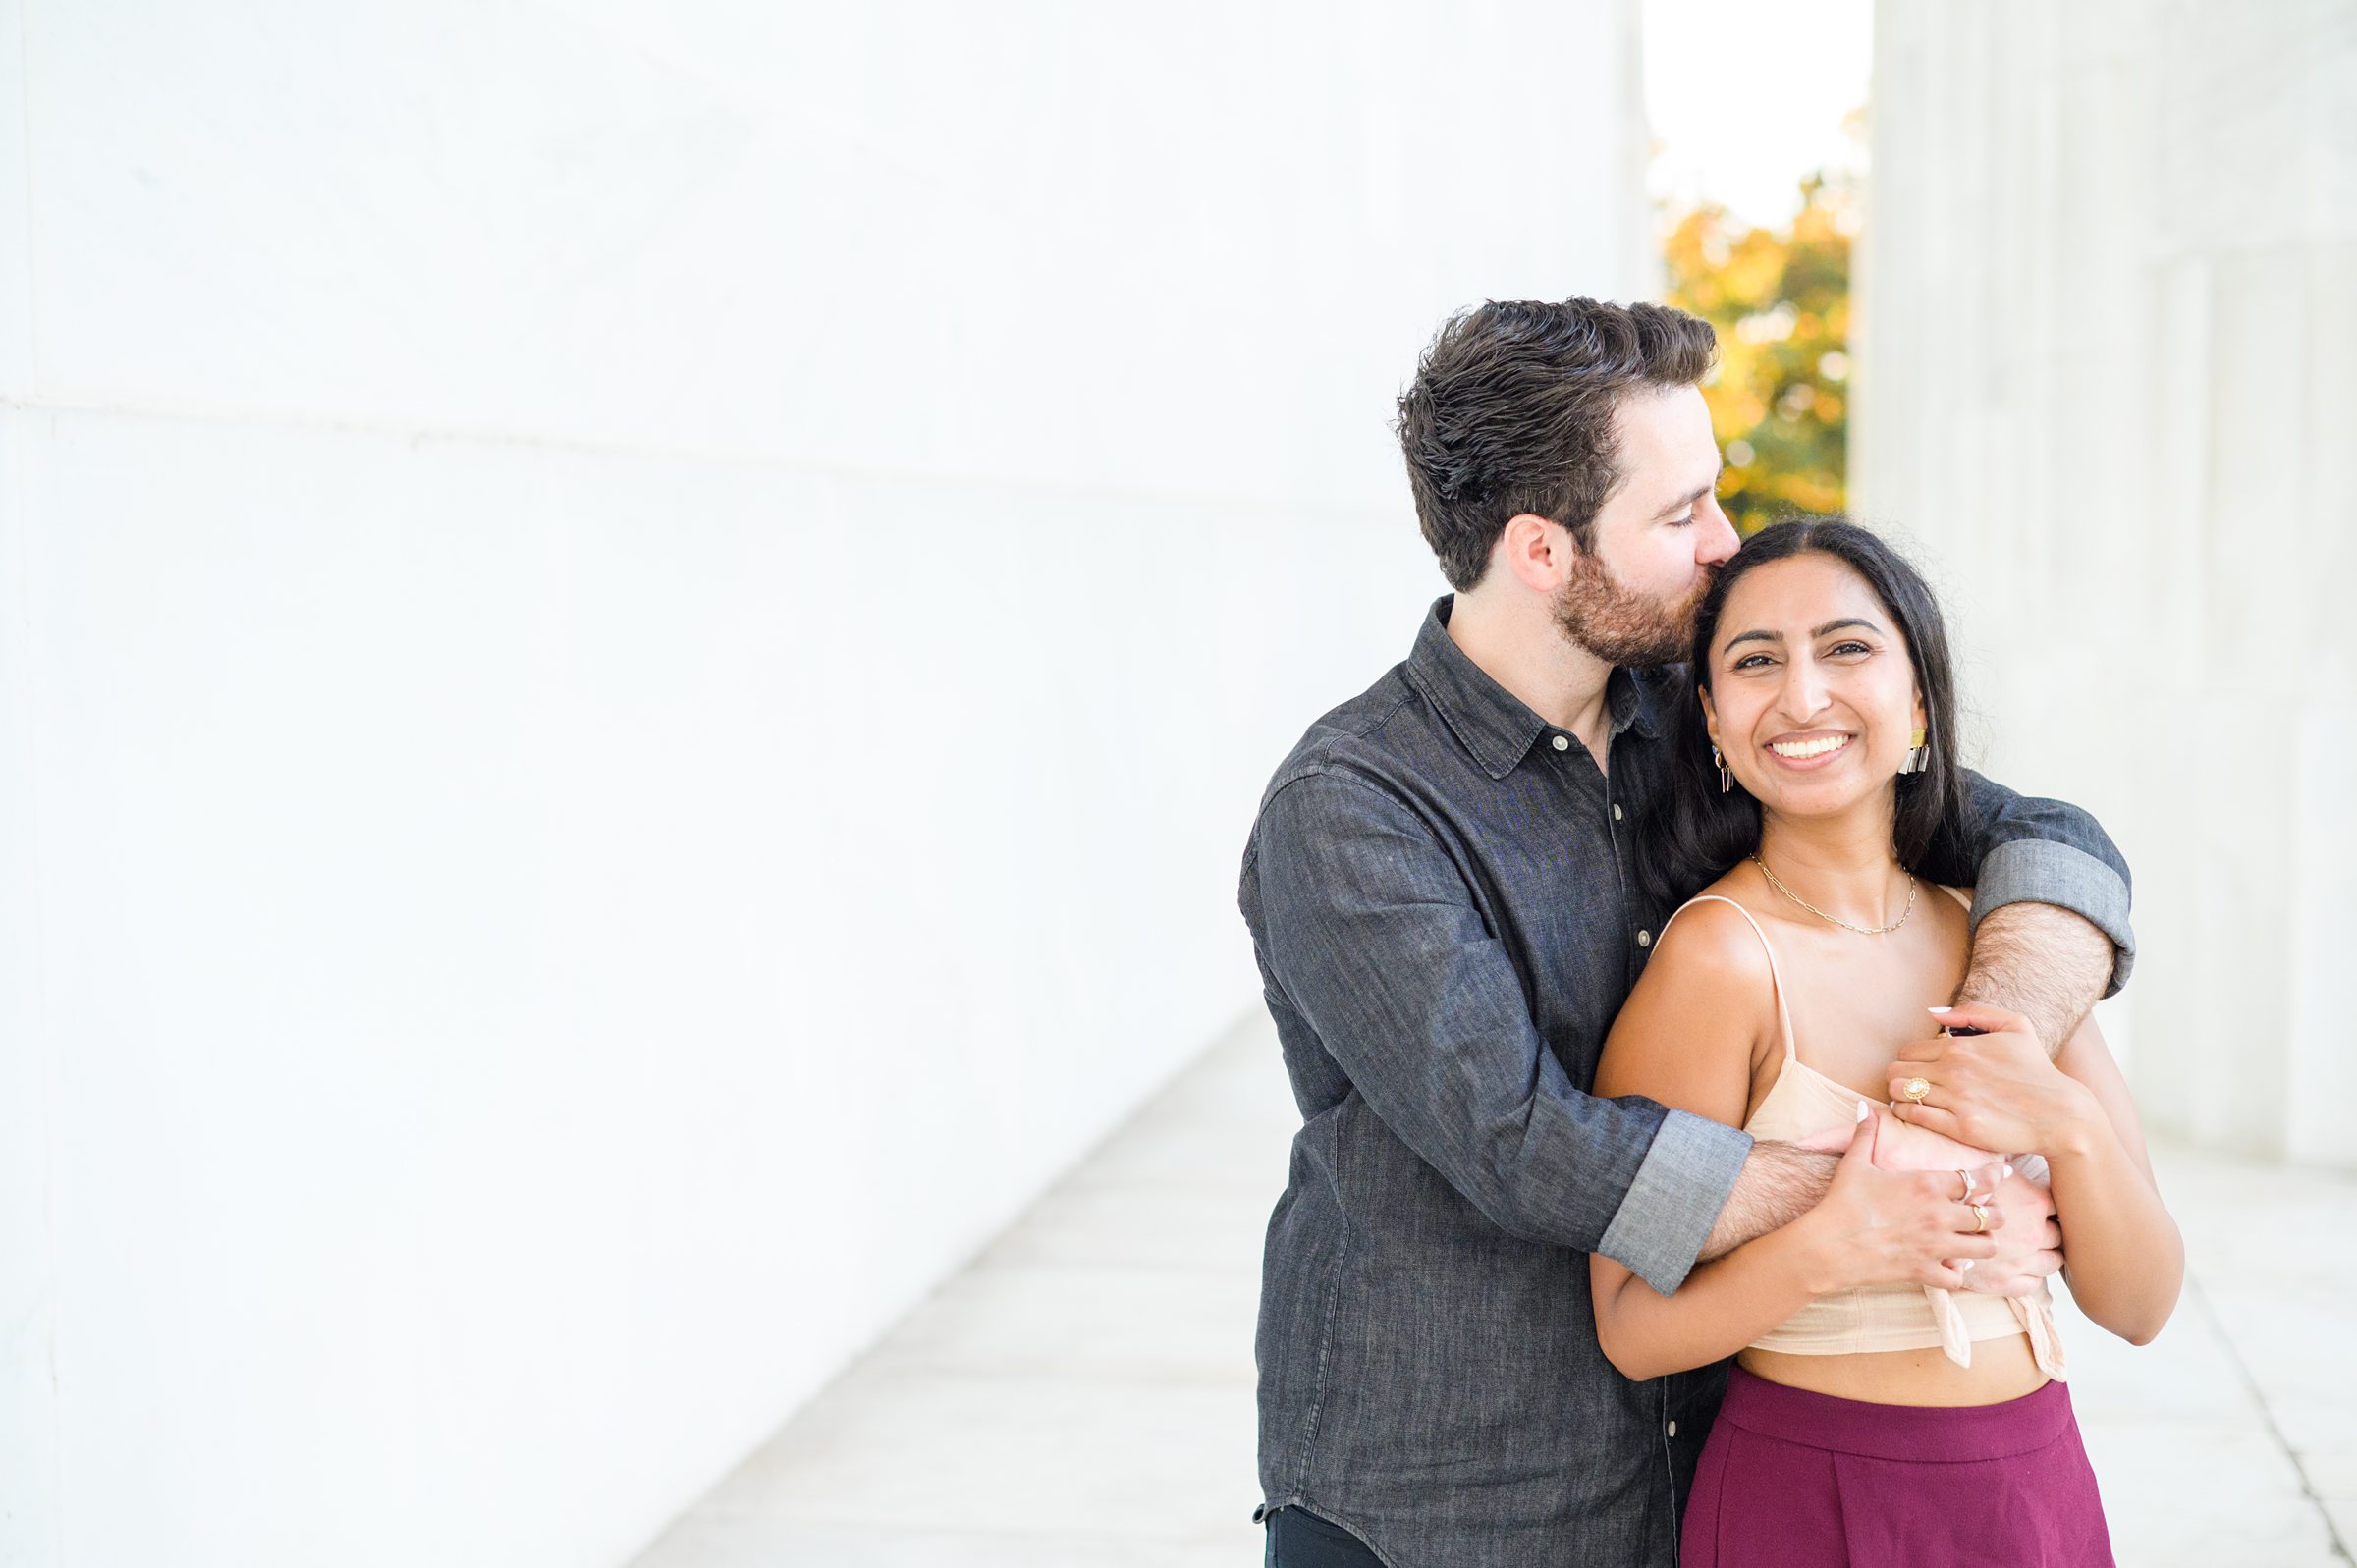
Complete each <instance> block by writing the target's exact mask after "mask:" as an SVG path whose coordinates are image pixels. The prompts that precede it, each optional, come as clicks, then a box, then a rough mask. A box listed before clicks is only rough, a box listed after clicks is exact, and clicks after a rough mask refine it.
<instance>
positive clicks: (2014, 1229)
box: [1799, 1117, 2062, 1296]
mask: <svg viewBox="0 0 2357 1568" xmlns="http://www.w3.org/2000/svg"><path fill="white" fill-rule="evenodd" d="M1868 1129H1873V1132H1872V1136H1873V1138H1874V1163H1875V1166H1876V1168H1878V1169H1881V1170H1945V1171H1947V1172H1950V1175H1949V1177H1948V1179H1949V1181H1950V1182H1951V1183H1952V1184H1953V1192H1954V1196H1955V1198H1956V1201H1957V1202H1959V1203H1963V1204H1965V1205H1967V1206H1968V1207H1969V1206H1970V1205H1971V1204H1974V1203H1978V1204H1980V1205H1982V1206H1983V1207H1985V1208H1986V1209H1988V1210H1989V1211H1990V1213H1991V1215H1992V1216H1993V1218H1992V1219H1991V1221H1990V1223H1991V1233H1992V1234H1993V1235H1995V1236H1996V1238H1997V1250H1996V1252H1994V1253H1993V1254H1991V1255H1990V1256H1989V1257H1988V1258H1987V1259H1985V1260H1982V1261H1980V1262H1977V1263H1971V1264H1967V1265H1965V1266H1964V1267H1962V1268H1960V1269H1959V1270H1958V1272H1959V1273H1961V1274H1962V1275H1963V1278H1964V1288H1965V1289H1967V1290H1971V1291H1975V1292H1978V1293H1979V1294H1981V1295H1984V1296H2026V1295H2029V1294H2030V1293H2031V1292H2033V1291H2035V1290H2036V1289H2037V1288H2038V1282H2039V1281H2040V1280H2041V1279H2044V1278H2046V1277H2047V1276H2048V1275H2050V1274H2052V1273H2054V1272H2056V1271H2057V1270H2059V1269H2060V1268H2061V1267H2062V1232H2061V1230H2060V1228H2059V1227H2057V1226H2056V1223H2055V1198H2054V1194H2053V1192H2052V1191H2050V1190H2049V1188H2048V1184H2047V1172H2046V1162H2045V1161H2043V1160H2041V1159H2039V1158H2038V1157H2037V1156H2036V1155H2024V1156H2023V1157H2022V1158H2021V1159H2020V1160H2019V1161H2017V1162H2011V1163H2007V1164H2003V1165H1999V1164H1997V1163H1996V1161H1997V1159H1998V1157H1997V1156H1996V1155H1994V1154H1991V1153H1990V1152H1989V1151H1988V1150H1986V1149H1976V1148H1974V1147H1973V1146H1972V1145H1970V1144H1961V1143H1958V1142H1956V1140H1955V1139H1953V1138H1949V1137H1945V1136H1943V1135H1942V1134H1940V1133H1936V1132H1933V1131H1931V1130H1930V1129H1929V1128H1925V1127H1909V1126H1906V1125H1903V1124H1902V1123H1899V1122H1894V1121H1891V1120H1890V1119H1889V1118H1888V1117H1885V1118H1882V1119H1881V1120H1880V1121H1879V1122H1858V1123H1855V1124H1853V1125H1851V1126H1848V1127H1841V1128H1837V1129H1836V1130H1834V1131H1831V1132H1821V1133H1818V1134H1816V1135H1815V1136H1814V1137H1811V1138H1808V1139H1805V1140H1803V1141H1802V1142H1801V1144H1800V1145H1799V1147H1801V1148H1804V1149H1817V1150H1821V1151H1823V1152H1824V1153H1827V1154H1840V1153H1842V1152H1843V1151H1844V1150H1846V1149H1847V1148H1848V1147H1849V1145H1850V1141H1851V1139H1852V1137H1853V1136H1857V1135H1861V1134H1864V1133H1866V1132H1867V1131H1868ZM2016 1166H2018V1167H2019V1168H2018V1169H2017V1168H2016ZM1967 1172H1971V1173H1972V1174H1971V1183H1972V1192H1971V1195H1970V1196H1969V1197H1967V1196H1966V1195H1965V1193H1964V1192H1963V1190H1962V1189H1963V1187H1964V1186H1965V1182H1964V1179H1963V1178H1964V1176H1965V1174H1966V1173H1967ZM1997 1172H2001V1177H1997V1176H1994V1175H1993V1173H1997ZM1999 1215H2001V1216H2003V1218H2002V1219H1997V1218H1994V1216H1999ZM1951 1261H1952V1262H1955V1263H1958V1264H1963V1263H1964V1261H1963V1260H1961V1259H1957V1260H1951Z"/></svg>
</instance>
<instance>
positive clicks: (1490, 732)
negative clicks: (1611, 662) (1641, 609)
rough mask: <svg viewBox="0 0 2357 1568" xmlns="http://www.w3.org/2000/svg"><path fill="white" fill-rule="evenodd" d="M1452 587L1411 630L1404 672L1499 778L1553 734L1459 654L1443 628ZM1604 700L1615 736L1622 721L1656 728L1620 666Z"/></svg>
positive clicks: (1648, 704) (1648, 697)
mask: <svg viewBox="0 0 2357 1568" xmlns="http://www.w3.org/2000/svg"><path fill="white" fill-rule="evenodd" d="M1455 603H1456V597H1455V595H1453V594H1443V595H1442V596H1441V597H1440V598H1438V599H1436V600H1434V601H1433V603H1432V609H1431V610H1430V611H1428V612H1426V614H1425V617H1424V624H1423V626H1422V627H1421V628H1420V629H1419V630H1418V631H1417V632H1416V646H1415V648H1414V650H1413V651H1412V652H1410V653H1409V654H1408V656H1407V675H1408V678H1409V679H1410V680H1412V681H1414V682H1415V683H1416V686H1417V688H1418V689H1419V690H1421V691H1422V692H1423V693H1424V695H1425V696H1426V697H1427V698H1428V699H1429V700H1430V701H1431V703H1432V705H1433V706H1434V707H1435V708H1438V709H1439V710H1440V711H1441V717H1442V719H1443V720H1445V721H1446V722H1447V723H1448V726H1449V729H1450V731H1451V732H1452V733H1453V734H1454V735H1455V736H1456V738H1457V740H1458V742H1459V743H1461V744H1462V745H1463V746H1464V748H1465V749H1466V750H1467V751H1470V752H1471V753H1473V759H1474V761H1476V762H1478V763H1480V764H1481V766H1482V769H1483V771H1484V772H1486V773H1488V774H1489V776H1490V777H1491V778H1493V779H1503V778H1505V777H1506V776H1507V774H1509V773H1511V772H1513V771H1514V769H1515V767H1516V766H1518V765H1519V764H1520V763H1521V761H1522V759H1523V757H1524V756H1526V755H1528V753H1529V751H1530V748H1531V747H1532V745H1534V744H1535V743H1537V741H1538V739H1539V737H1540V736H1541V735H1547V734H1561V733H1565V731H1562V730H1558V729H1557V728H1556V727H1555V726H1553V725H1551V724H1549V723H1548V722H1547V721H1546V720H1544V719H1542V718H1540V717H1539V716H1538V715H1537V714H1536V713H1533V712H1532V711H1531V710H1530V708H1529V706H1528V705H1527V704H1525V703H1524V702H1523V701H1522V699H1521V698H1519V697H1517V696H1515V695H1514V694H1513V693H1512V692H1510V691H1508V690H1507V689H1506V688H1505V687H1504V686H1502V685H1500V684H1498V682H1497V681H1495V680H1493V679H1491V678H1490V676H1489V674H1488V672H1486V671H1484V670H1483V669H1482V668H1481V666H1479V665H1477V664H1475V663H1474V662H1473V661H1472V660H1471V659H1469V658H1467V657H1466V655H1465V650H1464V649H1462V648H1459V647H1458V646H1457V645H1456V640H1455V639H1454V638H1453V637H1452V636H1450V635H1449V612H1450V610H1451V609H1452V608H1453V606H1454V605H1455ZM1604 700H1605V706H1606V707H1608V708H1609V709H1611V710H1612V716H1613V721H1612V723H1613V730H1612V732H1613V733H1614V734H1616V735H1617V734H1618V733H1620V732H1621V731H1622V730H1626V729H1628V728H1629V727H1630V726H1632V725H1633V726H1635V727H1636V730H1637V732H1638V733H1640V734H1642V735H1644V736H1645V737H1646V738H1648V739H1652V738H1656V737H1657V736H1658V734H1659V732H1660V731H1659V728H1658V725H1657V722H1656V716H1655V699H1654V697H1653V694H1652V693H1651V692H1650V691H1649V690H1648V689H1647V686H1646V683H1645V682H1643V681H1640V680H1638V679H1637V678H1636V677H1635V676H1633V675H1631V673H1630V672H1628V671H1626V670H1615V671H1614V672H1613V674H1612V676H1611V678H1610V679H1608V680H1607V681H1606V682H1605V687H1604Z"/></svg>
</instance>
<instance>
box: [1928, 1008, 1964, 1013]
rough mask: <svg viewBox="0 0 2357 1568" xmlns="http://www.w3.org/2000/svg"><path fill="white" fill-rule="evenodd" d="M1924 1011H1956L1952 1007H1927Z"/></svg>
mask: <svg viewBox="0 0 2357 1568" xmlns="http://www.w3.org/2000/svg"><path fill="white" fill-rule="evenodd" d="M1925 1010H1926V1011H1927V1012H1954V1011H1955V1010H1956V1009H1955V1008H1953V1007H1929V1008H1926V1009H1925Z"/></svg>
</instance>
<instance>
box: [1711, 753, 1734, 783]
mask: <svg viewBox="0 0 2357 1568" xmlns="http://www.w3.org/2000/svg"><path fill="white" fill-rule="evenodd" d="M1711 766H1712V767H1714V768H1716V769H1718V770H1719V792H1720V793H1721V794H1726V793H1727V791H1728V790H1730V789H1732V788H1734V786H1735V776H1734V775H1733V774H1731V773H1728V772H1727V759H1726V758H1725V757H1722V756H1721V755H1719V748H1718V747H1717V746H1713V747H1712V748H1711Z"/></svg>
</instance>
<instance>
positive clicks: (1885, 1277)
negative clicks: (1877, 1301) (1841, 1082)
mask: <svg viewBox="0 0 2357 1568" xmlns="http://www.w3.org/2000/svg"><path fill="white" fill-rule="evenodd" d="M1858 1109H1859V1114H1860V1117H1861V1121H1860V1125H1859V1127H1858V1128H1857V1129H1856V1134H1855V1136H1853V1137H1852V1138H1851V1139H1850V1142H1849V1148H1848V1150H1847V1151H1846V1152H1845V1153H1844V1154H1843V1155H1842V1156H1841V1163H1840V1165H1839V1166H1838V1167H1837V1168H1836V1170H1835V1171H1834V1180H1833V1185H1831V1186H1830V1187H1828V1188H1827V1189H1826V1193H1825V1201H1824V1202H1823V1203H1821V1204H1819V1205H1818V1206H1817V1207H1816V1208H1814V1209H1812V1210H1810V1211H1809V1212H1808V1214H1807V1215H1805V1216H1803V1217H1801V1218H1800V1219H1799V1220H1797V1221H1795V1223H1796V1224H1801V1225H1806V1226H1808V1227H1809V1231H1810V1235H1811V1240H1812V1243H1813V1250H1814V1252H1815V1257H1816V1263H1817V1270H1816V1276H1815V1278H1814V1279H1813V1280H1812V1281H1811V1288H1812V1289H1813V1290H1814V1291H1815V1292H1816V1293H1817V1294H1819V1295H1824V1294H1827V1293H1828V1292H1831V1291H1836V1290H1845V1289H1848V1288H1850V1287H1852V1286H1857V1285H1890V1284H1919V1285H1938V1286H1940V1287H1941V1288H1943V1289H1946V1290H1960V1289H1963V1288H1964V1286H1965V1281H1966V1279H1968V1278H1969V1277H1970V1275H1971V1274H1972V1273H1977V1272H1978V1271H1979V1267H1978V1266H1979V1265H1981V1264H1984V1263H1987V1262H1988V1261H1989V1260H1991V1259H1993V1258H1995V1257H1996V1256H1997V1254H1998V1238H1999V1235H2000V1234H2001V1231H2002V1230H2003V1228H2004V1226H2005V1223H2006V1218H2007V1217H2006V1215H2005V1213H2004V1211H2003V1210H2002V1209H1999V1208H1996V1207H1993V1206H1989V1205H1983V1208H1982V1214H1981V1215H1976V1214H1975V1213H1974V1211H1973V1209H1972V1208H1971V1206H1969V1205H1967V1204H1965V1203H1963V1202H1960V1201H1958V1195H1959V1192H1960V1190H1961V1188H1962V1186H1963V1182H1962V1181H1961V1180H1960V1179H1959V1177H1958V1176H1957V1174H1956V1171H1955V1169H1954V1168H1953V1167H1948V1168H1945V1169H1941V1170H1937V1171H1892V1170H1882V1169H1878V1168H1877V1166H1876V1163H1875V1151H1876V1146H1877V1144H1878V1143H1879V1142H1880V1141H1881V1139H1882V1138H1883V1136H1884V1135H1885V1134H1886V1133H1888V1134H1891V1135H1893V1136H1894V1137H1895V1136H1897V1135H1899V1134H1901V1133H1903V1130H1904V1129H1902V1128H1901V1127H1900V1126H1899V1124H1898V1123H1896V1122H1894V1121H1892V1120H1891V1118H1890V1117H1889V1116H1887V1115H1884V1114H1883V1113H1881V1112H1880V1111H1871V1112H1870V1108H1869V1107H1867V1106H1866V1105H1865V1103H1864V1102H1860V1104H1859V1108H1858ZM1869 1114H1871V1119H1865V1118H1867V1117H1868V1116H1869ZM2004 1170H2005V1167H2004V1165H2003V1163H2002V1162H1988V1163H1985V1164H1983V1165H1981V1166H1979V1167H1978V1168H1976V1169H1974V1170H1973V1171H1972V1185H1973V1191H1974V1193H1975V1195H1976V1196H1977V1195H1979V1194H1983V1193H1988V1192H1991V1191H1993V1190H1994V1189H1995V1188H1996V1187H1997V1185H1998V1184H1999V1183H2000V1182H2001V1181H2002V1180H2003V1179H2004ZM1984 1217H1985V1224H1984V1222H1983V1220H1984ZM1967 1265H1969V1266H1972V1267H1971V1268H1970V1269H1969V1270H1967V1268H1966V1267H1965V1266H1967Z"/></svg>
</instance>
